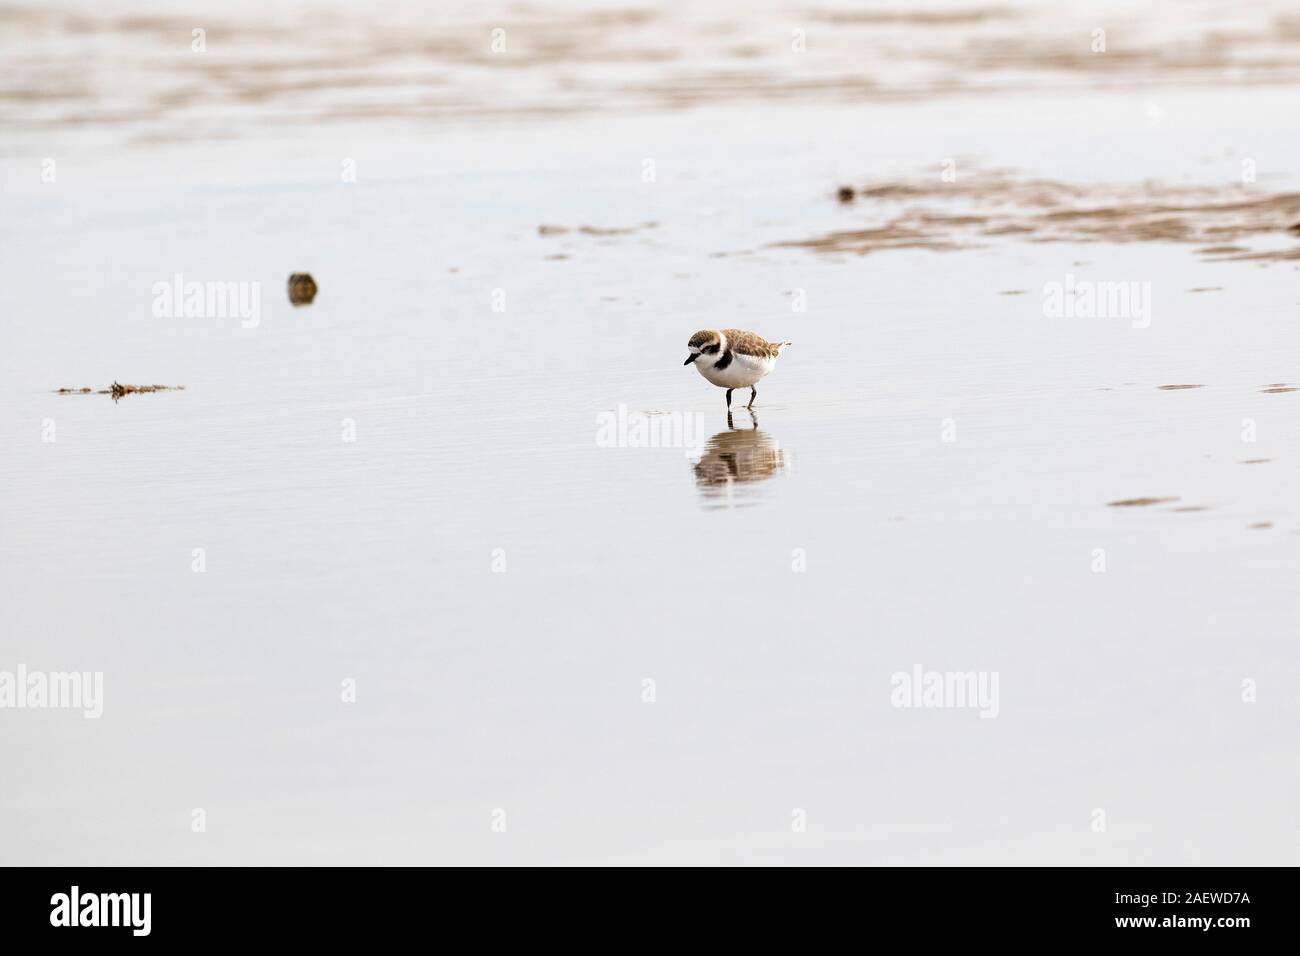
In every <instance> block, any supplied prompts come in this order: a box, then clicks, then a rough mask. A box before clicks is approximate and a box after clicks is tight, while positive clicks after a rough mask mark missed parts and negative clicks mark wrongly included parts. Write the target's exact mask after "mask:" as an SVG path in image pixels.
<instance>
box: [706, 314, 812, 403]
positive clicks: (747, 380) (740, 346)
mask: <svg viewBox="0 0 1300 956" xmlns="http://www.w3.org/2000/svg"><path fill="white" fill-rule="evenodd" d="M789 344H790V343H789V342H769V341H767V339H765V338H763V337H762V336H758V335H755V334H754V333H753V332H746V331H745V330H744V329H723V330H722V331H721V332H715V331H714V330H712V329H705V330H703V331H701V332H696V333H695V334H694V335H692V336H691V340H690V341H689V342H687V343H686V347H687V348H688V349H690V350H691V354H690V355H688V356H686V361H685V362H684V363H683V364H685V365H690V364H691V363H692V362H694V363H695V367H696V368H698V369H699V370H700V374H701V375H703V376H704V377H705V378H707V379H708V380H709V381H710V382H712V383H713V384H714V385H716V386H718V387H719V388H725V389H726V390H727V409H728V410H730V409H731V393H732V391H734V390H735V389H737V388H748V389H749V404H748V405H746V406H745V407H746V408H753V407H754V399H756V398H757V397H758V389H756V388H755V387H754V385H755V384H756V383H757V382H758V380H759V379H760V378H762V377H763V376H764V375H766V374H767V373H768V372H770V371H772V369H774V368H776V357H777V356H778V355H780V354H781V350H782V349H783V348H785V347H786V346H787V345H789Z"/></svg>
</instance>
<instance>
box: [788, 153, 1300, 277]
mask: <svg viewBox="0 0 1300 956" xmlns="http://www.w3.org/2000/svg"><path fill="white" fill-rule="evenodd" d="M857 196H858V199H857V201H856V204H855V205H854V206H853V207H850V208H854V209H860V210H861V211H862V213H863V218H864V219H867V220H869V221H870V224H869V225H864V226H863V227H862V228H858V229H844V230H836V231H834V232H830V233H827V234H826V235H822V236H816V237H813V238H810V239H799V240H791V241H786V242H778V243H772V244H771V245H770V246H769V248H791V249H810V250H812V251H814V252H827V253H853V254H857V255H866V254H868V253H871V252H880V251H882V250H885V249H906V248H916V249H932V250H936V251H945V250H951V249H960V248H972V247H976V246H980V245H987V244H988V241H989V240H991V239H997V238H1001V237H1007V236H1009V237H1012V238H1016V239H1020V240H1022V241H1025V242H1116V243H1119V242H1180V243H1188V244H1192V245H1197V246H1200V247H1201V248H1200V249H1198V250H1197V251H1198V252H1199V253H1200V255H1201V256H1202V258H1203V259H1204V260H1206V261H1222V260H1245V259H1250V260H1257V261H1261V262H1278V261H1284V260H1292V259H1297V260H1300V241H1297V242H1294V244H1288V245H1286V246H1285V247H1283V248H1279V249H1266V250H1262V251H1255V250H1251V249H1250V248H1248V247H1245V246H1241V245H1238V244H1237V243H1238V242H1239V241H1241V240H1243V239H1247V238H1251V237H1259V236H1267V235H1273V236H1277V237H1280V238H1283V239H1286V240H1292V241H1294V240H1297V239H1300V235H1298V234H1297V232H1296V229H1295V226H1296V225H1297V222H1298V221H1300V193H1265V192H1261V191H1260V190H1259V189H1258V188H1254V187H1246V186H1219V187H1207V186H1192V187H1189V186H1168V185H1162V184H1160V183H1154V182H1147V183H1140V184H1135V185H1118V186H1116V185H1091V186H1085V185H1075V184H1069V183H1060V182H1053V181H1050V180H1042V179H1021V178H1017V177H1016V176H1015V175H1014V174H1012V173H1010V172H1007V171H1002V170H998V171H992V172H976V173H967V174H966V175H965V176H964V177H963V178H961V179H960V180H958V181H957V182H954V183H945V182H942V181H939V180H938V179H937V178H936V179H932V180H928V181H900V182H889V183H876V184H873V185H869V186H867V187H865V188H863V189H861V190H858V192H857Z"/></svg>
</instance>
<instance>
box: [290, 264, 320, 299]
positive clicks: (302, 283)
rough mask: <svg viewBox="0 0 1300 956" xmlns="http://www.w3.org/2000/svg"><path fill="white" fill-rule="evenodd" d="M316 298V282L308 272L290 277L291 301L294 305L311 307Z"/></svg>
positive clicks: (297, 273)
mask: <svg viewBox="0 0 1300 956" xmlns="http://www.w3.org/2000/svg"><path fill="white" fill-rule="evenodd" d="M315 298H316V280H315V279H313V278H312V277H311V273H308V272H295V273H294V274H293V275H291V276H289V301H290V302H292V303H293V304H294V305H311V303H312V300H313V299H315Z"/></svg>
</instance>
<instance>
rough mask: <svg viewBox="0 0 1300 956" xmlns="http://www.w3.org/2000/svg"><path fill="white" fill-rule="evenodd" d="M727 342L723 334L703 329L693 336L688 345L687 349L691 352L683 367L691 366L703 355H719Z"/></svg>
mask: <svg viewBox="0 0 1300 956" xmlns="http://www.w3.org/2000/svg"><path fill="white" fill-rule="evenodd" d="M724 344H725V340H724V339H723V337H722V333H721V332H715V331H713V330H712V329H703V330H701V331H699V332H696V333H695V334H694V335H692V336H691V340H690V341H689V342H687V343H686V347H687V348H688V349H690V350H691V352H690V354H689V355H687V356H686V361H685V362H683V363H682V364H683V365H690V364H691V363H692V362H694V361H695V360H696V359H698V358H699V357H700V356H701V355H717V354H718V353H719V352H721V351H722V348H723V345H724Z"/></svg>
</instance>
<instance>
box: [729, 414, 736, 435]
mask: <svg viewBox="0 0 1300 956" xmlns="http://www.w3.org/2000/svg"><path fill="white" fill-rule="evenodd" d="M727 428H728V429H730V430H731V431H733V432H734V431H735V430H736V420H735V419H734V418H732V417H731V409H727Z"/></svg>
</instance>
